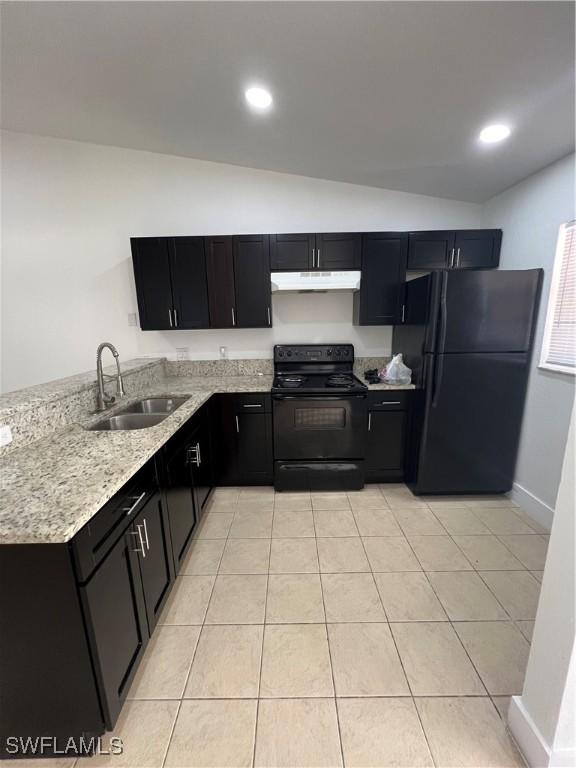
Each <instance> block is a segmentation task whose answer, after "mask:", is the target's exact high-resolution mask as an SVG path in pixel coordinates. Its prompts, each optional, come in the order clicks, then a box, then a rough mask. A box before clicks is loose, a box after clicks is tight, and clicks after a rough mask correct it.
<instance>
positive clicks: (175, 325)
mask: <svg viewBox="0 0 576 768" xmlns="http://www.w3.org/2000/svg"><path fill="white" fill-rule="evenodd" d="M172 311H173V312H174V327H175V328H178V315H177V313H176V310H175V309H173V310H172Z"/></svg>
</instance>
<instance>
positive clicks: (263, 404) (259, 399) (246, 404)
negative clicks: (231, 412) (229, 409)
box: [234, 392, 271, 413]
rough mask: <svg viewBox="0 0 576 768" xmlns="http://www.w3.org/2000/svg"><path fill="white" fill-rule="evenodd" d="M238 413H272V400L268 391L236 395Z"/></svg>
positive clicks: (235, 403) (235, 401) (235, 405)
mask: <svg viewBox="0 0 576 768" xmlns="http://www.w3.org/2000/svg"><path fill="white" fill-rule="evenodd" d="M234 407H235V410H236V413H270V411H271V400H270V394H269V393H268V392H247V393H246V394H243V395H234Z"/></svg>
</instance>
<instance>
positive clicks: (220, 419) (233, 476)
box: [210, 394, 239, 485]
mask: <svg viewBox="0 0 576 768" xmlns="http://www.w3.org/2000/svg"><path fill="white" fill-rule="evenodd" d="M211 405H212V417H211V422H210V423H211V431H212V435H213V441H212V457H213V462H214V482H215V484H216V485H238V482H239V478H238V461H237V459H238V457H237V451H236V438H237V432H236V409H235V396H234V395H225V394H219V395H214V396H213V397H212V401H211Z"/></svg>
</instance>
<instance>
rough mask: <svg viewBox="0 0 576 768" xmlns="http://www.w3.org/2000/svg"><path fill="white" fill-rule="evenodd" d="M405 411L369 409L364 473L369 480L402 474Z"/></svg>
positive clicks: (390, 477) (384, 478)
mask: <svg viewBox="0 0 576 768" xmlns="http://www.w3.org/2000/svg"><path fill="white" fill-rule="evenodd" d="M405 431H406V411H390V412H386V411H370V412H369V414H368V439H367V445H366V458H365V465H366V477H367V479H370V480H372V481H374V482H375V481H377V480H379V479H382V480H386V479H393V478H396V477H401V476H402V474H403V472H404V445H405Z"/></svg>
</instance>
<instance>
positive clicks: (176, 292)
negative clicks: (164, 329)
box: [170, 237, 210, 329]
mask: <svg viewBox="0 0 576 768" xmlns="http://www.w3.org/2000/svg"><path fill="white" fill-rule="evenodd" d="M170 268H171V270H170V271H171V275H172V293H173V296H174V315H173V322H174V327H175V328H182V329H186V328H208V327H209V325H210V316H209V313H208V282H207V278H206V256H205V254H204V238H203V237H174V238H172V242H171V254H170Z"/></svg>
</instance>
